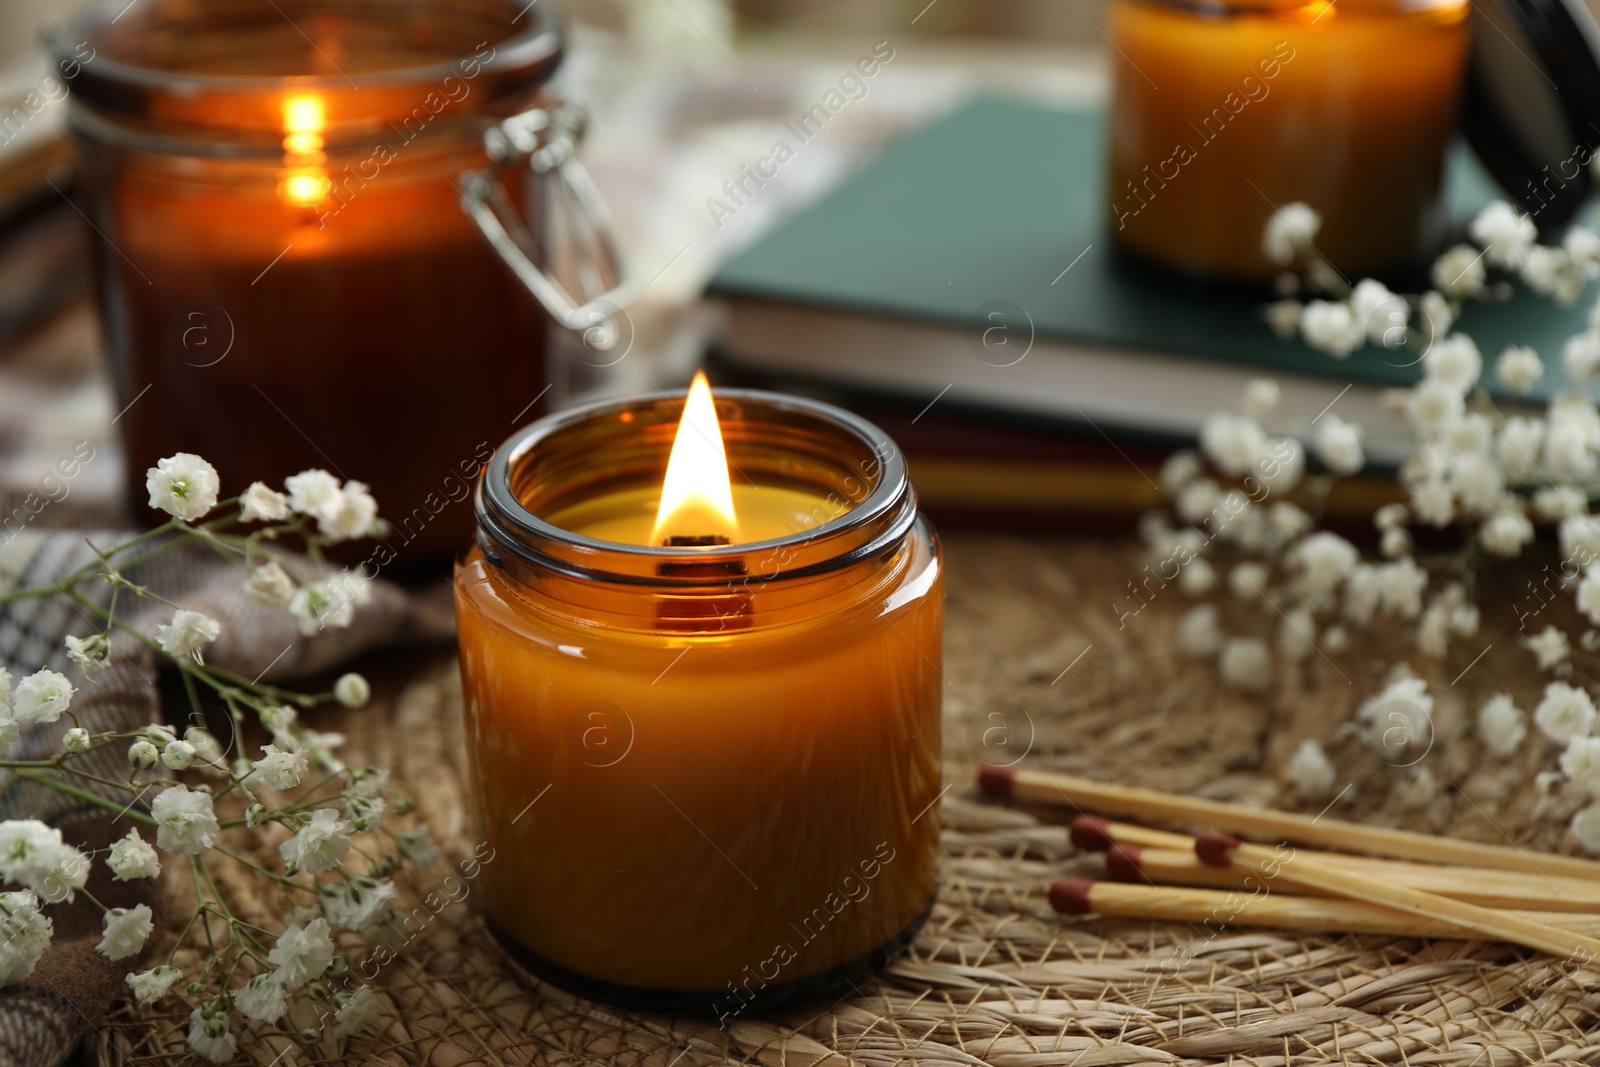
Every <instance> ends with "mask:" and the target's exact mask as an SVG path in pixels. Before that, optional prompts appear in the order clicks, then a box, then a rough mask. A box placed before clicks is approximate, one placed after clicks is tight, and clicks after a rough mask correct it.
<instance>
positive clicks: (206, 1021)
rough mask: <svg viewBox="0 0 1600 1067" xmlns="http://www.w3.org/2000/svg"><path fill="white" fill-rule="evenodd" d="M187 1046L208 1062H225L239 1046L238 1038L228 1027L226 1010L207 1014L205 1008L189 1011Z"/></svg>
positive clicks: (231, 1057)
mask: <svg viewBox="0 0 1600 1067" xmlns="http://www.w3.org/2000/svg"><path fill="white" fill-rule="evenodd" d="M189 1047H190V1048H192V1049H194V1051H195V1055H197V1056H199V1057H200V1058H201V1059H203V1060H205V1061H207V1062H208V1063H227V1062H228V1061H229V1060H231V1059H233V1054H234V1053H235V1052H236V1051H237V1050H238V1048H239V1038H238V1037H237V1036H236V1035H235V1034H234V1032H233V1031H232V1030H231V1029H229V1027H228V1014H227V1013H226V1012H213V1013H211V1014H207V1009H205V1008H195V1009H194V1010H193V1011H191V1012H190V1013H189Z"/></svg>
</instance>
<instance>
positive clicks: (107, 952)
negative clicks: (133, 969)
mask: <svg viewBox="0 0 1600 1067" xmlns="http://www.w3.org/2000/svg"><path fill="white" fill-rule="evenodd" d="M154 929H155V920H154V919H153V918H152V917H151V914H150V905H148V904H136V905H134V906H133V907H131V908H112V909H110V910H109V911H107V912H106V914H105V919H104V921H103V924H102V927H101V934H102V936H101V938H100V943H99V944H98V945H96V946H95V951H97V952H99V953H100V955H102V956H104V957H105V958H106V959H108V960H125V959H127V958H128V957H129V956H132V955H133V954H135V953H136V952H138V951H139V950H140V949H142V948H144V943H145V941H146V940H148V939H149V937H150V931H152V930H154Z"/></svg>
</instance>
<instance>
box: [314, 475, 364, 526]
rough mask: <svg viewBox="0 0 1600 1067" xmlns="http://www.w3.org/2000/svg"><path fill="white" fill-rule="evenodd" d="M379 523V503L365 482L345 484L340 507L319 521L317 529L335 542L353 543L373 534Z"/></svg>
mask: <svg viewBox="0 0 1600 1067" xmlns="http://www.w3.org/2000/svg"><path fill="white" fill-rule="evenodd" d="M377 521H378V502H377V501H376V500H374V499H373V498H372V493H371V492H370V491H368V489H367V485H366V483H365V482H345V483H344V487H343V488H342V489H340V490H339V506H338V508H337V509H330V510H329V512H328V513H327V514H324V515H323V516H322V517H321V518H320V519H318V520H317V529H319V530H321V531H322V534H323V536H324V537H328V538H331V539H333V540H335V541H352V540H354V539H356V538H358V537H365V536H367V535H368V534H369V533H371V532H372V530H373V528H374V526H375V525H376V524H377Z"/></svg>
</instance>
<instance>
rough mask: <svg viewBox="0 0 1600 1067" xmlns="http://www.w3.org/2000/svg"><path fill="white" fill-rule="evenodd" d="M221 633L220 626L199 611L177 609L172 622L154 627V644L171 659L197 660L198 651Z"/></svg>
mask: <svg viewBox="0 0 1600 1067" xmlns="http://www.w3.org/2000/svg"><path fill="white" fill-rule="evenodd" d="M221 633H222V624H221V623H219V622H218V621H217V620H216V619H213V618H212V617H211V616H209V615H207V614H205V613H204V612H200V611H190V610H189V609H188V608H179V609H178V610H177V611H175V612H173V613H172V622H170V623H168V624H167V625H165V626H158V627H156V644H158V645H160V646H161V649H162V651H164V652H165V653H166V654H167V655H169V656H171V657H172V658H173V659H182V658H183V657H184V656H194V657H196V658H199V653H200V650H201V649H202V648H203V647H205V646H206V645H207V644H208V643H210V642H212V641H215V640H216V639H217V637H218V636H219V635H220V634H221Z"/></svg>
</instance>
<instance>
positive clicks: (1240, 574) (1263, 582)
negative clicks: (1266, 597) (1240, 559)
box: [1227, 561, 1267, 600]
mask: <svg viewBox="0 0 1600 1067" xmlns="http://www.w3.org/2000/svg"><path fill="white" fill-rule="evenodd" d="M1227 589H1229V592H1230V593H1234V595H1235V597H1238V598H1240V600H1254V598H1256V597H1261V595H1262V593H1264V592H1266V589H1267V565H1266V563H1251V561H1245V563H1237V565H1235V566H1234V569H1232V571H1229V576H1227Z"/></svg>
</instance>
